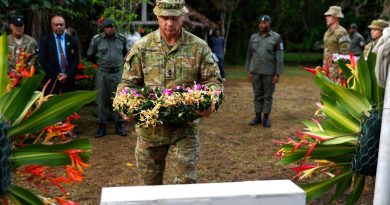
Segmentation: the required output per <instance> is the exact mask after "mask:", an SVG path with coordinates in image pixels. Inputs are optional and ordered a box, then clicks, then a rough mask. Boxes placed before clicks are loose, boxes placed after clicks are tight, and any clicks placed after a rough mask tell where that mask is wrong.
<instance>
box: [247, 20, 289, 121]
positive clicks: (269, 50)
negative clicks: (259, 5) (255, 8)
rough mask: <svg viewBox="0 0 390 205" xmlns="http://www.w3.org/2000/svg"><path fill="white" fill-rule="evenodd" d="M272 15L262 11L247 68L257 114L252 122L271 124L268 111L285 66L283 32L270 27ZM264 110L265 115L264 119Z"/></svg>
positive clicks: (253, 37) (253, 36)
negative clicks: (280, 32)
mask: <svg viewBox="0 0 390 205" xmlns="http://www.w3.org/2000/svg"><path fill="white" fill-rule="evenodd" d="M270 25H271V18H270V17H269V16H268V15H263V16H261V17H260V19H259V32H257V33H255V34H253V35H252V36H251V37H250V39H249V46H248V51H247V55H246V63H245V68H246V69H247V71H248V73H249V79H251V80H252V87H253V93H254V99H253V100H254V106H255V112H256V115H255V118H254V119H253V120H252V121H250V122H249V125H250V126H253V125H256V124H262V123H263V126H264V127H271V121H270V119H269V115H270V113H271V110H272V100H273V98H272V95H273V93H274V92H275V84H276V83H277V82H278V81H279V75H280V74H281V73H282V69H283V42H282V38H281V37H280V35H279V34H278V33H276V32H274V31H272V30H271V28H270ZM262 113H264V119H262Z"/></svg>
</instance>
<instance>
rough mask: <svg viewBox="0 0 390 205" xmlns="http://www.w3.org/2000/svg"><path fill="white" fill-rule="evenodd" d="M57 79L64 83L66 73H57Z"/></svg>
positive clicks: (66, 78)
mask: <svg viewBox="0 0 390 205" xmlns="http://www.w3.org/2000/svg"><path fill="white" fill-rule="evenodd" d="M57 79H58V81H60V82H61V83H65V82H66V81H67V80H68V76H67V75H66V74H64V73H60V74H58V75H57Z"/></svg>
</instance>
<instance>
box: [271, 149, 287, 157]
mask: <svg viewBox="0 0 390 205" xmlns="http://www.w3.org/2000/svg"><path fill="white" fill-rule="evenodd" d="M274 156H275V157H277V158H278V159H281V158H283V157H284V156H286V151H285V149H284V148H282V149H280V150H278V151H277V152H275V154H274Z"/></svg>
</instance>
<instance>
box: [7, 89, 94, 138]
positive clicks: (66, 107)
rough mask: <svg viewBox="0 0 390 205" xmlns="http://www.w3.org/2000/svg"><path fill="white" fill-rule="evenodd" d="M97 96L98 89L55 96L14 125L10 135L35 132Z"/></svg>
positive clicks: (66, 115)
mask: <svg viewBox="0 0 390 205" xmlns="http://www.w3.org/2000/svg"><path fill="white" fill-rule="evenodd" d="M95 98H96V91H75V92H70V93H65V94H61V95H59V96H54V97H52V98H50V99H49V100H48V101H47V102H45V103H44V104H43V105H42V106H41V107H40V108H39V109H38V110H36V111H35V112H34V113H32V114H31V115H30V116H29V117H28V118H27V119H25V120H24V121H22V122H21V123H19V124H17V125H15V126H12V127H11V128H10V130H9V136H10V137H13V136H18V135H21V134H27V133H35V132H37V131H39V130H41V129H43V128H44V127H46V126H49V125H52V124H54V123H57V122H60V121H62V120H65V119H66V117H68V116H69V115H71V114H72V113H74V112H76V111H78V110H79V109H80V108H81V107H82V106H83V105H84V104H86V103H89V102H91V101H93V100H94V99H95Z"/></svg>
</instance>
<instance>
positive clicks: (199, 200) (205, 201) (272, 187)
mask: <svg viewBox="0 0 390 205" xmlns="http://www.w3.org/2000/svg"><path fill="white" fill-rule="evenodd" d="M151 204H161V205H168V204H169V205H252V204H256V205H279V204H280V205H305V204H306V194H305V192H304V191H303V190H302V189H301V188H300V187H298V186H297V185H295V184H294V183H293V182H291V181H290V180H264V181H246V182H227V183H205V184H182V185H159V186H129V187H104V188H103V190H102V196H101V201H100V205H151Z"/></svg>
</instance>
